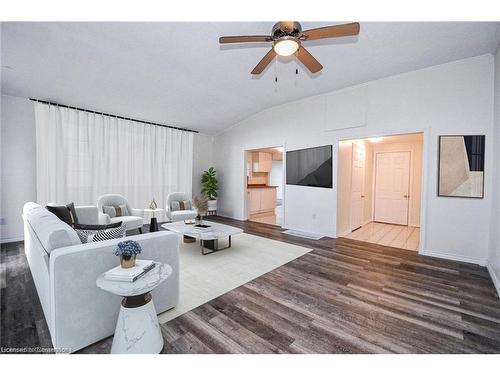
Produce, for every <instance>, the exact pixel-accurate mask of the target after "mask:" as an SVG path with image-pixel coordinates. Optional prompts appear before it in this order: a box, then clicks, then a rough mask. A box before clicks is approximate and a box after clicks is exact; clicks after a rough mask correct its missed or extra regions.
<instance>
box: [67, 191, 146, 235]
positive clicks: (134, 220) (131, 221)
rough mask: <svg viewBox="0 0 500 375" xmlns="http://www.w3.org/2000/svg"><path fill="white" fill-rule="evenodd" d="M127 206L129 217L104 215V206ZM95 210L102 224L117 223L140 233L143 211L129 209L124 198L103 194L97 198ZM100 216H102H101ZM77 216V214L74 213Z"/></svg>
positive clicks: (117, 195)
mask: <svg viewBox="0 0 500 375" xmlns="http://www.w3.org/2000/svg"><path fill="white" fill-rule="evenodd" d="M119 205H125V206H127V210H128V212H129V214H130V215H128V216H119V217H109V215H108V214H105V213H104V211H103V210H104V206H119ZM97 208H98V209H99V215H100V217H101V218H100V220H104V224H111V223H117V222H119V221H121V222H123V224H125V229H126V230H133V229H138V230H139V232H140V233H142V225H143V223H144V218H143V215H144V210H141V209H137V208H131V207H130V205H129V204H128V202H127V200H126V199H125V197H123V196H122V195H119V194H104V195H101V196H100V197H99V198H97ZM101 214H102V215H101ZM76 216H79V215H78V212H77V213H76Z"/></svg>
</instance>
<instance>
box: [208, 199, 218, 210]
mask: <svg viewBox="0 0 500 375" xmlns="http://www.w3.org/2000/svg"><path fill="white" fill-rule="evenodd" d="M208 211H217V199H213V200H209V201H208Z"/></svg>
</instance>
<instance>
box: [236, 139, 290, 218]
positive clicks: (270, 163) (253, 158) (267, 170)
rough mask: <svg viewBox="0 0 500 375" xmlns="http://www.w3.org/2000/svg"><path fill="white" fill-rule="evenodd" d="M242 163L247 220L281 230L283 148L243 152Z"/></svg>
mask: <svg viewBox="0 0 500 375" xmlns="http://www.w3.org/2000/svg"><path fill="white" fill-rule="evenodd" d="M245 160H246V162H245V168H246V198H247V202H246V207H247V218H248V220H249V221H255V222H259V223H265V224H271V225H277V226H282V225H283V199H284V195H283V194H284V189H283V186H284V182H283V181H284V174H283V173H284V172H283V147H268V148H260V149H254V150H247V151H245Z"/></svg>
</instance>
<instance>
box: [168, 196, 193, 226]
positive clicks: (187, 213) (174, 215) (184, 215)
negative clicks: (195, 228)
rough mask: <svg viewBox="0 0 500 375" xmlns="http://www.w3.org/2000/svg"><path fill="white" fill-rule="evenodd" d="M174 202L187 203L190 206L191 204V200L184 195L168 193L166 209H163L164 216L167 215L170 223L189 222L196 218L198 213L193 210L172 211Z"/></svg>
mask: <svg viewBox="0 0 500 375" xmlns="http://www.w3.org/2000/svg"><path fill="white" fill-rule="evenodd" d="M174 201H189V202H190V203H191V206H192V205H193V202H191V198H189V196H188V195H187V194H185V193H170V194H169V195H168V196H167V207H166V209H165V214H166V215H167V218H168V220H170V221H183V220H191V219H194V218H196V216H197V215H198V213H197V212H196V211H195V210H194V209H191V210H177V211H174V210H172V202H174ZM192 208H194V207H192Z"/></svg>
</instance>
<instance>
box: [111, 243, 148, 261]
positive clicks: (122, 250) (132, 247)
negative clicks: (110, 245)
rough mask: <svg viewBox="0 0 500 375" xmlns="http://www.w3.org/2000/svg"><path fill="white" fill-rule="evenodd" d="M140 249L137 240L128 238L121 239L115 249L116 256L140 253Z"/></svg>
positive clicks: (129, 255)
mask: <svg viewBox="0 0 500 375" xmlns="http://www.w3.org/2000/svg"><path fill="white" fill-rule="evenodd" d="M141 251H142V249H141V245H139V244H138V243H137V242H135V241H132V240H128V241H123V242H120V243H119V244H118V248H117V249H116V250H115V255H116V256H124V257H131V256H134V255H137V254H140V253H141Z"/></svg>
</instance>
